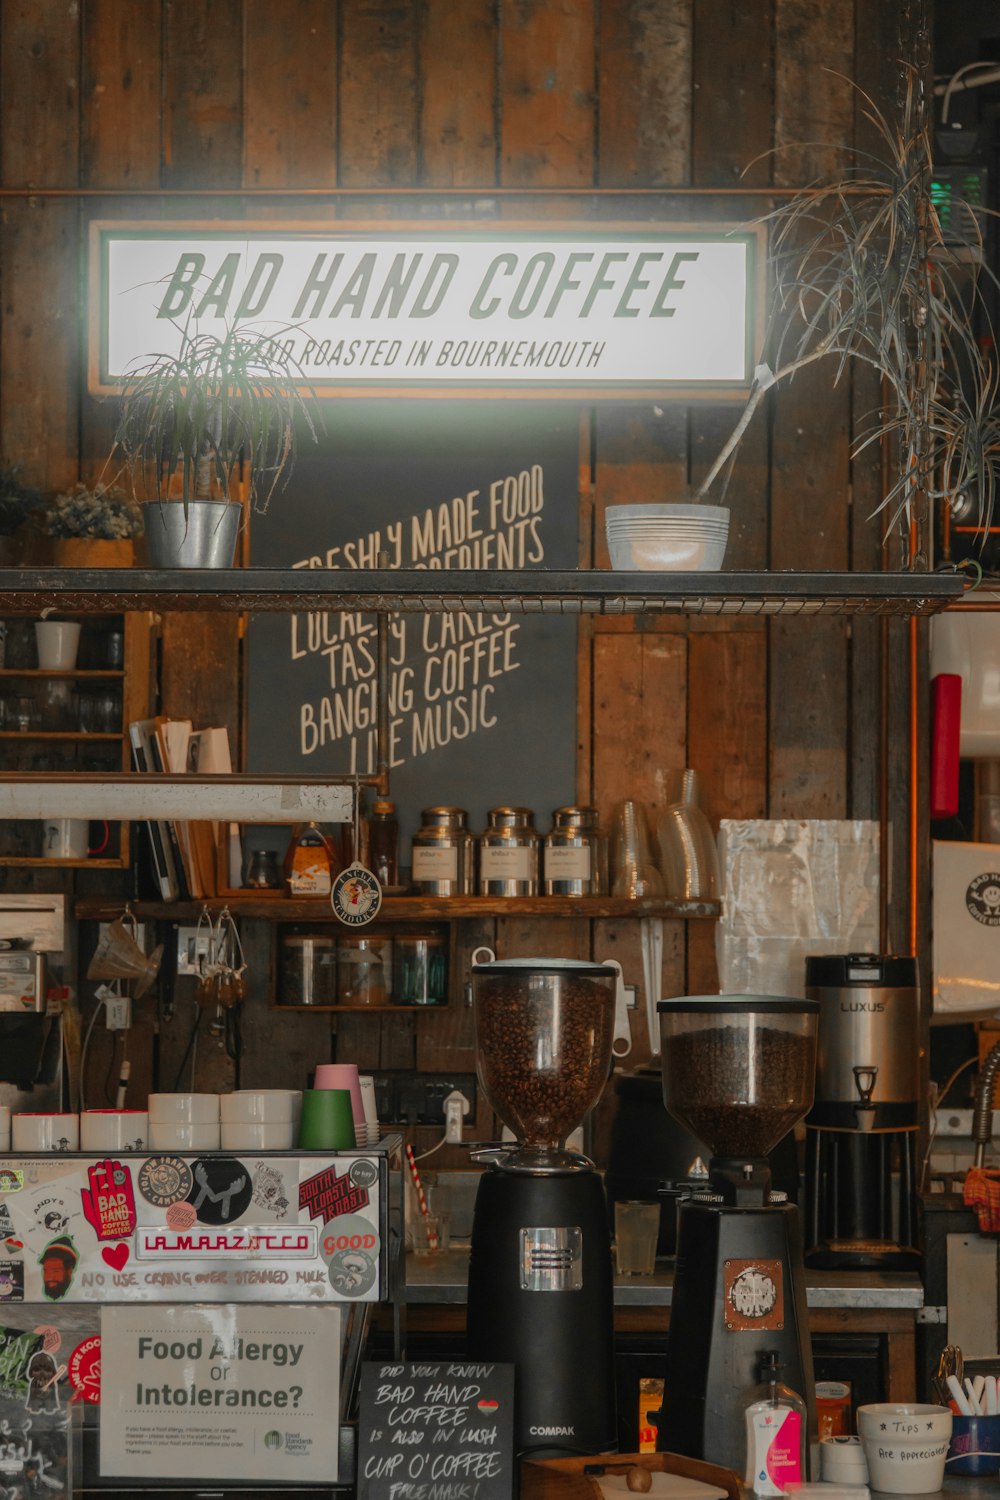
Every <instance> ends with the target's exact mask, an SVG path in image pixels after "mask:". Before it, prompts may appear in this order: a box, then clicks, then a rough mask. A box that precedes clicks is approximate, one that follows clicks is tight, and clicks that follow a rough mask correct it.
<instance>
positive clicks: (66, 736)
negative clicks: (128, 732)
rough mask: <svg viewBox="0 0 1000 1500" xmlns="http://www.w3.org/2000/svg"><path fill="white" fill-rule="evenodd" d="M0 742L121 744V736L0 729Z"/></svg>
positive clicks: (81, 732)
mask: <svg viewBox="0 0 1000 1500" xmlns="http://www.w3.org/2000/svg"><path fill="white" fill-rule="evenodd" d="M0 740H46V741H48V742H49V743H52V742H53V741H56V742H62V741H63V740H65V741H67V742H69V743H70V744H80V743H82V742H83V741H86V742H87V744H90V743H91V742H92V741H93V740H101V741H103V742H104V743H106V744H107V743H110V742H111V741H112V740H117V742H118V743H119V744H121V741H122V735H121V734H114V733H112V732H111V731H107V730H101V731H100V732H99V733H93V732H91V731H90V730H85V729H0ZM52 774H53V775H58V774H59V773H58V772H53V773H52Z"/></svg>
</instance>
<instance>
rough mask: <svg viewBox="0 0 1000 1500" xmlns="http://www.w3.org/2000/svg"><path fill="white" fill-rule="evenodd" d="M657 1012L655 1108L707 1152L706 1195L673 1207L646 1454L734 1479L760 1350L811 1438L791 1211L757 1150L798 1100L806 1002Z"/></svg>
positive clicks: (723, 1001)
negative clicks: (659, 1078) (714, 1466)
mask: <svg viewBox="0 0 1000 1500" xmlns="http://www.w3.org/2000/svg"><path fill="white" fill-rule="evenodd" d="M657 1009H658V1011H659V1017H660V1049H661V1054H662V1067H663V1099H664V1103H665V1104H666V1106H667V1109H668V1110H669V1111H670V1113H671V1114H672V1115H674V1116H675V1118H676V1119H678V1120H679V1121H680V1122H681V1124H682V1125H685V1126H686V1127H687V1129H688V1130H690V1131H691V1132H692V1133H693V1134H694V1135H696V1136H697V1137H698V1138H699V1139H700V1140H703V1141H705V1143H706V1144H707V1145H708V1147H709V1149H710V1151H711V1152H712V1156H711V1160H710V1162H709V1180H708V1184H707V1191H705V1192H695V1193H692V1195H691V1196H690V1197H689V1198H687V1199H685V1200H682V1202H681V1203H680V1205H679V1209H678V1229H677V1260H676V1268H675V1272H674V1287H673V1300H672V1303H671V1310H670V1331H669V1333H668V1335H667V1358H666V1371H665V1380H664V1392H663V1411H662V1412H661V1414H660V1418H659V1438H658V1442H657V1446H658V1448H659V1449H660V1450H661V1451H667V1452H674V1453H682V1454H685V1455H686V1456H687V1457H689V1458H703V1459H709V1460H711V1461H712V1462H714V1463H719V1464H723V1465H725V1466H726V1467H728V1468H732V1469H737V1470H738V1471H739V1472H741V1473H742V1471H743V1464H744V1445H745V1425H744V1411H745V1407H746V1402H747V1399H748V1395H749V1393H750V1391H751V1389H752V1388H753V1387H754V1386H755V1385H756V1384H757V1383H758V1381H759V1379H760V1376H759V1374H758V1371H759V1368H760V1361H761V1357H762V1355H763V1354H764V1353H765V1352H768V1351H770V1350H776V1351H777V1353H778V1360H779V1362H780V1364H781V1366H782V1374H781V1379H782V1382H783V1383H784V1384H785V1385H789V1386H791V1387H792V1389H793V1390H795V1391H797V1392H798V1394H799V1395H800V1396H801V1397H802V1398H803V1400H804V1401H805V1402H806V1405H807V1408H808V1411H809V1432H810V1434H812V1435H815V1431H816V1403H815V1393H814V1388H813V1368H812V1350H811V1346H810V1343H809V1328H808V1321H807V1319H808V1314H807V1311H806V1290H805V1271H804V1268H803V1262H802V1237H801V1231H800V1228H799V1215H798V1210H797V1208H796V1207H795V1206H794V1204H790V1203H788V1202H787V1201H786V1195H785V1194H784V1193H772V1191H771V1172H770V1167H769V1165H768V1161H767V1154H768V1152H769V1151H771V1150H772V1149H773V1148H774V1146H776V1145H777V1143H778V1141H780V1140H781V1138H782V1137H783V1136H784V1135H785V1134H787V1132H788V1131H789V1130H791V1128H792V1126H793V1125H794V1124H795V1123H796V1121H797V1120H800V1119H801V1118H802V1116H803V1115H804V1114H805V1113H806V1111H807V1110H808V1109H809V1106H810V1104H811V1103H812V1097H813V1086H814V1078H815V1071H816V1028H817V1020H818V1012H819V1006H818V1004H817V1002H816V1001H815V1000H797V999H783V998H780V997H772V996H767V995H735V996H734V995H699V996H689V997H687V998H684V999H676V1000H661V1001H660V1004H659V1006H658V1007H657Z"/></svg>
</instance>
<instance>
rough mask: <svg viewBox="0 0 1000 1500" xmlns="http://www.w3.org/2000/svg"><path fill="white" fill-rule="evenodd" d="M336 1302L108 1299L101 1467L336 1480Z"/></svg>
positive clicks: (109, 1474) (135, 1472)
mask: <svg viewBox="0 0 1000 1500" xmlns="http://www.w3.org/2000/svg"><path fill="white" fill-rule="evenodd" d="M339 1412H340V1312H339V1309H337V1308H336V1307H316V1306H308V1307H264V1306H238V1305H236V1304H228V1305H223V1306H218V1307H205V1306H188V1307H105V1308H103V1309H102V1311H101V1418H100V1420H101V1443H100V1454H101V1458H100V1464H101V1475H102V1477H106V1478H113V1477H116V1476H119V1475H127V1476H128V1477H129V1478H130V1479H135V1480H139V1479H160V1480H162V1478H163V1476H164V1474H170V1475H171V1476H175V1477H176V1478H177V1479H179V1480H184V1479H206V1480H215V1479H228V1480H234V1479H236V1480H247V1481H249V1480H253V1481H260V1482H262V1483H278V1482H280V1483H282V1484H286V1485H288V1486H290V1487H291V1486H294V1485H297V1484H307V1483H312V1484H315V1483H326V1484H333V1483H335V1482H336V1479H337V1455H338V1444H339Z"/></svg>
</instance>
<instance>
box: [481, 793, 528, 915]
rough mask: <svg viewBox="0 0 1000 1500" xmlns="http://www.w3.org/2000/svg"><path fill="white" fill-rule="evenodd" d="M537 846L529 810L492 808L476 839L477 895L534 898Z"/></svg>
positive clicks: (525, 808) (522, 808)
mask: <svg viewBox="0 0 1000 1500" xmlns="http://www.w3.org/2000/svg"><path fill="white" fill-rule="evenodd" d="M540 843H541V840H540V838H539V835H538V831H537V829H536V828H535V817H534V814H533V813H532V811H531V809H530V808H527V807H494V808H491V810H490V812H489V813H488V814H487V823H486V828H485V830H484V832H483V833H481V834H480V835H479V894H480V895H481V896H537V895H538V864H539V859H538V855H539V845H540Z"/></svg>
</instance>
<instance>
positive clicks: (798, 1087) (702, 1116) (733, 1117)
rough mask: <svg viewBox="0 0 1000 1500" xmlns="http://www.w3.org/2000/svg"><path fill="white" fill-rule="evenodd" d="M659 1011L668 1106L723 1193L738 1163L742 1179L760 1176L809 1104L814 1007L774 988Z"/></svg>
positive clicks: (691, 999)
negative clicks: (701, 1145)
mask: <svg viewBox="0 0 1000 1500" xmlns="http://www.w3.org/2000/svg"><path fill="white" fill-rule="evenodd" d="M658 1009H659V1016H660V1048H661V1053H662V1059H663V1064H662V1067H663V1102H664V1104H665V1105H666V1107H667V1109H668V1110H669V1111H670V1113H671V1114H672V1115H673V1116H674V1118H675V1119H677V1120H679V1121H680V1122H681V1124H682V1125H685V1126H686V1127H687V1128H688V1129H689V1130H690V1131H691V1133H692V1134H693V1135H696V1136H697V1137H698V1139H699V1140H702V1141H704V1142H705V1143H706V1144H707V1145H708V1146H709V1147H710V1149H711V1151H712V1167H711V1172H712V1175H713V1181H714V1184H715V1186H716V1187H717V1188H718V1190H719V1191H722V1192H723V1193H724V1194H725V1193H726V1191H727V1187H728V1186H729V1185H731V1183H732V1181H733V1174H734V1171H735V1177H736V1181H737V1182H738V1183H740V1184H741V1185H745V1186H749V1185H750V1183H751V1182H755V1183H756V1182H759V1181H760V1179H761V1173H760V1164H761V1163H764V1165H765V1166H766V1158H767V1155H768V1152H769V1151H772V1150H773V1149H774V1147H775V1146H776V1145H777V1144H778V1142H779V1141H780V1140H781V1138H782V1137H783V1136H784V1135H786V1134H787V1133H788V1131H789V1130H791V1128H792V1126H793V1125H794V1124H795V1123H796V1122H797V1121H798V1120H801V1119H802V1118H803V1116H804V1115H806V1114H807V1113H808V1111H809V1110H810V1108H811V1107H812V1102H813V1092H814V1088H815V1079H816V1037H817V1027H818V1019H819V1007H818V1006H817V1005H816V1004H815V1002H814V1001H811V1000H798V999H785V998H782V997H779V996H770V995H735V996H734V995H691V996H687V997H685V998H684V999H678V1000H664V1001H662V1002H661V1003H660V1005H659V1007H658ZM750 1164H753V1166H754V1170H753V1172H752V1173H748V1171H747V1167H748V1165H750ZM768 1175H769V1174H768Z"/></svg>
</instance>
